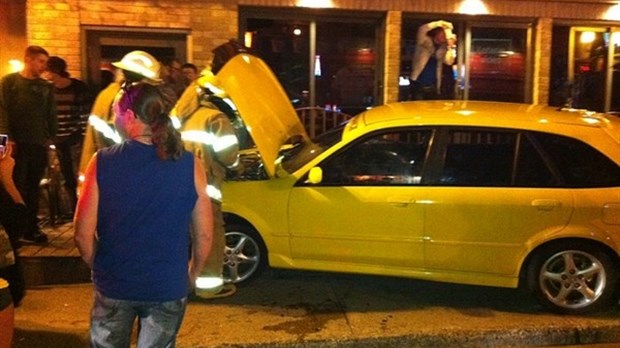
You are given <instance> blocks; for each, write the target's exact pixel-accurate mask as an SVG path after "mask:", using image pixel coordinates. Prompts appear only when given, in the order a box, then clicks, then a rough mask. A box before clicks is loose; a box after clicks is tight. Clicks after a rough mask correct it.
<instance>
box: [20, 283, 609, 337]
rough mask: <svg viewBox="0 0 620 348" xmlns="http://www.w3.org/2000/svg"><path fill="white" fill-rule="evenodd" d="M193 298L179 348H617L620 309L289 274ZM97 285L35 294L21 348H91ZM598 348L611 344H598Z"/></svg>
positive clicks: (489, 291)
mask: <svg viewBox="0 0 620 348" xmlns="http://www.w3.org/2000/svg"><path fill="white" fill-rule="evenodd" d="M276 274H277V276H276V277H274V276H273V275H271V274H265V275H263V276H261V277H259V278H258V279H256V280H255V281H253V282H251V283H250V284H248V285H246V286H243V287H239V288H238V289H237V293H236V294H235V295H234V296H232V297H228V298H221V299H212V300H204V299H196V298H194V299H192V300H191V301H190V303H189V306H188V309H187V313H186V316H185V320H184V322H183V326H182V327H181V331H180V333H179V336H178V340H177V347H179V348H189V347H205V348H206V347H259V348H260V347H412V348H415V347H543V346H556V347H557V346H564V345H581V344H597V345H590V347H597V348H599V347H600V348H610V347H620V308H619V306H615V307H614V308H610V309H609V311H607V312H605V313H602V314H597V315H592V316H583V317H577V316H562V315H556V314H551V313H547V312H545V311H543V309H542V308H541V307H540V306H539V305H538V304H537V303H535V302H534V301H533V300H531V299H530V298H529V297H527V296H526V295H525V294H523V293H521V292H520V291H517V290H513V289H501V288H487V287H476V286H464V285H454V284H443V283H434V282H425V281H417V280H409V279H400V278H388V277H371V276H360V275H342V274H328V273H314V272H293V271H283V272H278V273H276ZM91 301H92V285H91V284H88V283H86V284H73V285H56V286H39V287H34V288H31V289H29V291H28V293H27V295H26V298H25V299H24V303H23V304H22V306H20V307H19V308H17V309H16V318H15V336H14V348H23V347H63V348H64V347H68V348H71V347H85V346H87V337H88V326H89V324H88V319H89V311H90V306H91ZM599 343H605V344H602V345H598V344H599Z"/></svg>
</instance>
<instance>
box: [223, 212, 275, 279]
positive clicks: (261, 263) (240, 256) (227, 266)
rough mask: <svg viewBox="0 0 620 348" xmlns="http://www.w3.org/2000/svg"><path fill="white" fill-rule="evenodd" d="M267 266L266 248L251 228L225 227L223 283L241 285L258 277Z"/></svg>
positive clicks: (235, 225)
mask: <svg viewBox="0 0 620 348" xmlns="http://www.w3.org/2000/svg"><path fill="white" fill-rule="evenodd" d="M266 265H267V248H265V244H264V243H263V240H262V239H261V238H260V236H259V234H258V233H257V232H256V231H255V230H254V229H253V228H251V227H248V226H245V225H239V224H231V225H226V248H225V250H224V269H223V274H224V281H225V282H227V283H242V282H245V281H248V280H250V279H252V278H254V277H256V276H258V275H259V274H260V273H261V272H262V271H263V269H264V268H265V267H266Z"/></svg>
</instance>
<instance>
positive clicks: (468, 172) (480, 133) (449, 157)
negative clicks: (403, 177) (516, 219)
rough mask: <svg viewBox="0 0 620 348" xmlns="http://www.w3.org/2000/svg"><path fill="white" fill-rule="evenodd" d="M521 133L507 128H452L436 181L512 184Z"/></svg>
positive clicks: (456, 184)
mask: <svg viewBox="0 0 620 348" xmlns="http://www.w3.org/2000/svg"><path fill="white" fill-rule="evenodd" d="M516 139H517V134H516V133H513V132H505V131H493V130H479V129H471V130H470V129H458V130H451V131H449V134H448V139H447V142H446V147H445V153H444V157H443V158H444V161H443V167H442V170H441V173H440V174H439V176H438V180H437V182H436V184H438V185H447V186H510V185H511V182H512V173H513V166H514V156H515V149H516V143H517V141H516Z"/></svg>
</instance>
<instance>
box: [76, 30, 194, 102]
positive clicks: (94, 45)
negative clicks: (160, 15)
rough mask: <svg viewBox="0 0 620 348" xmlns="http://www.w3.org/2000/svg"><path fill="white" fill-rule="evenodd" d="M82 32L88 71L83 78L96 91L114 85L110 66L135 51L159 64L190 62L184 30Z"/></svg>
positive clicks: (186, 34)
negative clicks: (160, 62) (144, 52)
mask: <svg viewBox="0 0 620 348" xmlns="http://www.w3.org/2000/svg"><path fill="white" fill-rule="evenodd" d="M82 31H83V35H82V37H83V38H85V41H86V43H85V44H84V45H83V46H82V47H83V48H84V52H83V54H82V56H83V57H84V58H85V59H84V60H83V61H84V62H85V64H84V67H85V69H86V71H84V72H83V76H85V80H86V81H87V82H88V83H89V85H90V86H93V89H95V90H96V91H98V90H101V89H103V88H105V87H106V86H107V84H108V83H109V82H111V81H109V79H110V78H111V76H110V64H111V63H112V62H115V61H118V60H120V59H121V58H122V57H123V56H124V55H125V54H127V53H129V52H131V51H134V50H142V51H146V52H148V53H150V54H151V55H153V56H154V57H155V58H157V59H158V60H159V61H162V60H164V59H169V58H177V59H178V60H179V61H181V62H185V61H187V37H188V35H189V32H188V31H185V30H165V31H163V30H154V29H141V30H138V29H135V30H134V29H127V28H110V27H106V28H100V27H84V28H82Z"/></svg>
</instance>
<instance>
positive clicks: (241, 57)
mask: <svg viewBox="0 0 620 348" xmlns="http://www.w3.org/2000/svg"><path fill="white" fill-rule="evenodd" d="M215 76H216V78H217V79H216V81H217V82H216V83H217V85H218V87H219V88H221V89H223V90H224V92H225V93H226V94H227V95H228V97H229V98H230V99H231V100H232V101H233V103H234V104H235V106H236V107H237V110H238V112H239V115H240V116H241V118H242V119H243V122H244V123H245V125H246V128H247V130H248V132H249V133H250V134H251V136H252V139H253V141H254V144H255V145H256V147H257V148H258V151H259V152H260V155H261V157H262V160H263V163H264V166H265V170H266V171H267V174H268V175H269V176H271V177H273V176H275V173H276V165H277V163H276V161H277V160H278V153H279V151H280V149H281V147H282V145H284V144H286V143H287V142H288V140H290V139H292V138H293V137H295V136H296V137H297V138H299V137H302V139H303V140H304V141H305V140H308V139H309V137H308V134H307V132H306V130H305V128H304V126H303V124H302V123H301V121H300V119H299V116H298V115H297V113H296V112H295V109H294V108H293V105H292V104H291V102H290V100H289V98H288V96H287V94H286V92H285V91H284V89H283V88H282V86H281V85H280V83H279V82H278V80H277V78H276V77H275V75H274V74H273V72H272V71H271V69H270V68H269V67H268V66H267V64H266V63H265V62H264V61H263V60H262V59H260V58H258V57H256V56H253V55H251V54H248V53H239V54H237V55H235V56H234V57H232V58H230V60H228V61H227V62H226V64H225V65H224V66H223V67H222V68H221V70H219V71H218V72H217V74H216V75H215Z"/></svg>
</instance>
